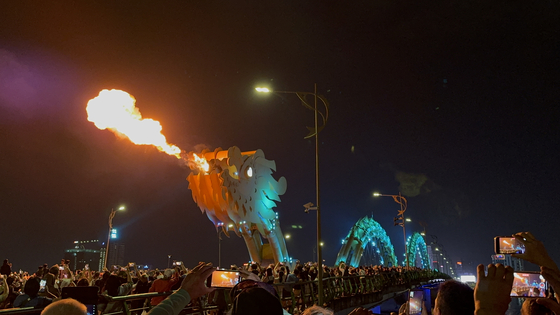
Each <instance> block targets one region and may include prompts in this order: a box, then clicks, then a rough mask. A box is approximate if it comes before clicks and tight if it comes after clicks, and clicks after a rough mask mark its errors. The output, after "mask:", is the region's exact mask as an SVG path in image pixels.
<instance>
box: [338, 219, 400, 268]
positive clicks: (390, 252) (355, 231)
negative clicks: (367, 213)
mask: <svg viewBox="0 0 560 315" xmlns="http://www.w3.org/2000/svg"><path fill="white" fill-rule="evenodd" d="M368 244H369V245H372V246H374V247H376V248H377V253H378V254H379V257H380V258H379V260H380V261H379V263H380V264H382V265H384V266H396V265H397V257H396V256H395V250H394V248H393V244H391V240H390V239H389V236H387V232H385V229H383V228H382V227H381V225H379V223H377V221H375V220H374V219H373V218H369V217H363V218H361V219H360V220H358V222H356V224H354V226H353V227H352V228H351V229H350V232H349V233H348V236H346V238H345V239H344V240H343V241H342V248H341V249H340V251H339V252H338V256H337V257H336V264H337V265H338V264H340V263H341V262H344V263H345V264H348V265H350V266H353V267H357V266H359V265H360V259H361V258H362V254H363V253H364V250H365V248H366V246H368Z"/></svg>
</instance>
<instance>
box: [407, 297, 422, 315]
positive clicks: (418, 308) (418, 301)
mask: <svg viewBox="0 0 560 315" xmlns="http://www.w3.org/2000/svg"><path fill="white" fill-rule="evenodd" d="M423 300H424V291H410V292H409V297H408V307H410V310H409V314H410V315H416V314H422V302H423Z"/></svg>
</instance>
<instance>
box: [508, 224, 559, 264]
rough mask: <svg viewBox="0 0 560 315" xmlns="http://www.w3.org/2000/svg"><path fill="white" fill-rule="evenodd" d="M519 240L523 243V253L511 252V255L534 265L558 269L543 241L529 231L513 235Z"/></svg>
mask: <svg viewBox="0 0 560 315" xmlns="http://www.w3.org/2000/svg"><path fill="white" fill-rule="evenodd" d="M513 236H514V237H515V238H516V239H517V240H518V241H519V242H521V243H523V245H525V253H523V254H512V255H511V256H513V257H516V258H521V259H523V260H526V261H528V262H530V263H533V264H535V265H539V266H544V267H547V268H550V269H554V270H556V271H560V269H558V266H557V265H556V263H555V262H554V260H552V258H550V255H548V252H547V251H546V248H545V247H544V245H543V243H542V242H541V241H539V240H538V239H537V238H536V237H534V236H533V234H531V232H520V233H516V234H514V235H513Z"/></svg>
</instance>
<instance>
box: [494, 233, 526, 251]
mask: <svg viewBox="0 0 560 315" xmlns="http://www.w3.org/2000/svg"><path fill="white" fill-rule="evenodd" d="M494 251H495V252H496V254H523V253H524V252H525V245H523V243H521V242H520V241H519V240H517V239H516V238H515V237H511V236H496V237H494Z"/></svg>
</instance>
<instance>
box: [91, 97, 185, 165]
mask: <svg viewBox="0 0 560 315" xmlns="http://www.w3.org/2000/svg"><path fill="white" fill-rule="evenodd" d="M135 103H136V99H134V97H133V96H132V95H130V94H128V93H127V92H125V91H121V90H103V91H101V92H99V96H97V97H95V98H93V99H91V100H90V101H89V102H88V104H87V107H86V111H87V113H88V118H87V119H88V120H89V121H91V122H93V123H94V124H95V126H96V127H97V128H99V129H101V130H104V129H109V130H111V131H113V132H114V133H116V134H118V135H121V136H125V137H127V138H128V139H130V141H132V143H134V144H139V145H153V146H155V147H157V149H158V150H160V151H162V152H165V153H167V154H169V155H173V156H175V157H177V158H178V159H180V158H181V149H180V148H179V147H177V146H175V145H173V144H169V143H167V140H166V139H165V136H164V135H163V134H162V133H161V129H162V127H161V124H160V123H159V121H157V120H153V119H149V118H146V119H144V118H142V114H140V110H138V108H136V106H135V105H134V104H135Z"/></svg>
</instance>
